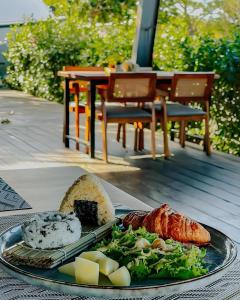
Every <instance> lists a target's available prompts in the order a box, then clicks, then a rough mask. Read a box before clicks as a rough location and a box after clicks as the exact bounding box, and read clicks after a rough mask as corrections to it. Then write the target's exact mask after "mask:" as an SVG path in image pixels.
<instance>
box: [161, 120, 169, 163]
mask: <svg viewBox="0 0 240 300" xmlns="http://www.w3.org/2000/svg"><path fill="white" fill-rule="evenodd" d="M161 124H162V132H163V148H164V158H166V159H168V158H169V157H170V156H171V153H170V150H169V145H168V134H167V122H166V121H165V122H164V120H162V121H161Z"/></svg>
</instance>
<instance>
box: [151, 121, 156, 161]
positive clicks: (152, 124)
mask: <svg viewBox="0 0 240 300" xmlns="http://www.w3.org/2000/svg"><path fill="white" fill-rule="evenodd" d="M155 131H156V123H155V122H152V123H151V143H152V158H153V159H154V160H155V159H156V136H155Z"/></svg>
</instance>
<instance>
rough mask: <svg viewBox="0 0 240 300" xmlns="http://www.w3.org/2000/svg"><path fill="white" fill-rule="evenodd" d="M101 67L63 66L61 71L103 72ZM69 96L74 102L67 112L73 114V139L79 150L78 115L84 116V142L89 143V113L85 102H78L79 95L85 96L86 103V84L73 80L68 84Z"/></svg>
mask: <svg viewBox="0 0 240 300" xmlns="http://www.w3.org/2000/svg"><path fill="white" fill-rule="evenodd" d="M103 70H104V69H103V68H102V67H80V66H65V67H63V71H103ZM69 90H70V95H71V94H72V95H73V98H74V101H73V102H70V103H69V111H70V112H73V113H75V137H76V149H77V150H79V142H78V141H79V137H80V130H79V124H80V114H85V115H86V122H85V141H89V128H90V119H89V116H90V114H89V112H88V111H87V108H88V107H89V106H86V102H81V101H80V94H81V93H84V94H85V95H86V101H87V100H88V83H87V82H85V81H80V80H76V81H75V80H74V81H70V83H69Z"/></svg>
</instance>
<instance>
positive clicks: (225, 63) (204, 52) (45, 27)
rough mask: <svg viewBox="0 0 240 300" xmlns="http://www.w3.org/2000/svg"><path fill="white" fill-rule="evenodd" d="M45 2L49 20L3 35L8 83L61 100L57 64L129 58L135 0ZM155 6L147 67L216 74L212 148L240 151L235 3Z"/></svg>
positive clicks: (187, 0) (239, 40)
mask: <svg viewBox="0 0 240 300" xmlns="http://www.w3.org/2000/svg"><path fill="white" fill-rule="evenodd" d="M45 2H46V4H48V5H49V6H50V7H51V8H52V10H53V15H54V16H53V17H52V18H49V19H48V20H47V21H44V22H38V23H34V21H33V20H31V21H29V22H28V23H26V24H25V25H23V26H21V27H18V26H16V27H13V28H12V30H11V32H10V33H9V35H8V44H9V48H8V51H7V53H6V54H5V55H6V58H7V59H8V62H9V66H8V75H7V78H6V81H7V83H8V84H9V85H10V86H11V87H12V88H16V89H20V90H24V91H26V92H29V93H31V94H34V95H36V96H40V97H44V98H46V99H49V100H54V101H61V100H62V89H61V84H60V83H61V82H60V78H59V77H57V76H56V73H57V71H58V70H60V69H62V67H63V66H64V65H107V64H108V63H115V62H117V61H124V60H125V59H129V58H130V57H131V51H132V45H133V40H134V34H135V27H136V25H135V21H136V20H135V19H136V0H102V1H97V0H45ZM161 3H162V5H161V8H160V12H159V21H158V23H159V24H158V29H157V34H156V40H155V48H154V68H156V69H161V70H190V71H212V70H215V71H216V72H217V73H218V74H220V76H221V78H220V80H218V81H216V84H215V89H214V95H213V99H212V106H211V119H212V124H211V128H212V132H213V135H212V140H213V145H214V147H215V148H217V149H219V150H222V151H224V152H229V153H233V154H236V155H240V78H239V77H240V34H239V28H240V1H239V0H211V1H210V0H209V1H208V0H205V1H200V0H165V1H161ZM190 130H191V131H192V132H193V129H190ZM201 130H202V128H200V127H198V128H197V131H195V133H200V132H201Z"/></svg>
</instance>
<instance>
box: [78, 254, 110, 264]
mask: <svg viewBox="0 0 240 300" xmlns="http://www.w3.org/2000/svg"><path fill="white" fill-rule="evenodd" d="M79 257H82V258H85V259H88V260H91V261H95V262H96V261H98V260H99V259H102V258H105V257H106V255H105V254H103V253H102V252H101V251H86V252H82V253H81V254H80V255H79Z"/></svg>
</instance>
